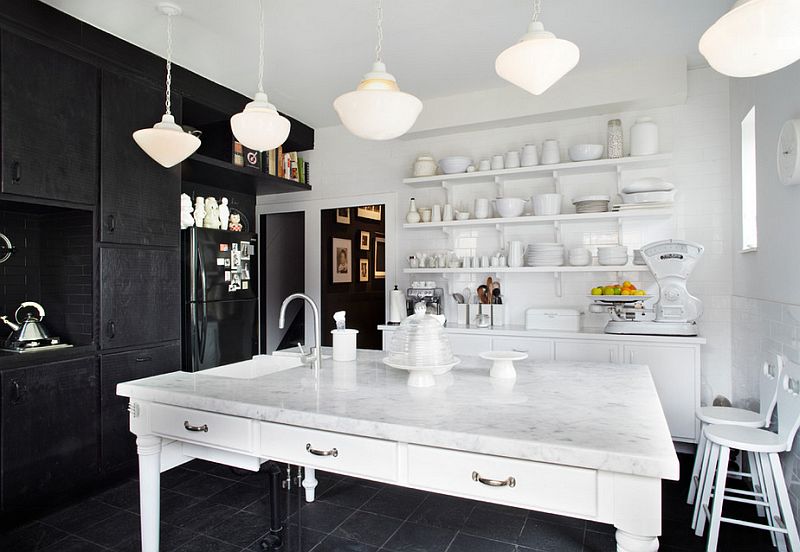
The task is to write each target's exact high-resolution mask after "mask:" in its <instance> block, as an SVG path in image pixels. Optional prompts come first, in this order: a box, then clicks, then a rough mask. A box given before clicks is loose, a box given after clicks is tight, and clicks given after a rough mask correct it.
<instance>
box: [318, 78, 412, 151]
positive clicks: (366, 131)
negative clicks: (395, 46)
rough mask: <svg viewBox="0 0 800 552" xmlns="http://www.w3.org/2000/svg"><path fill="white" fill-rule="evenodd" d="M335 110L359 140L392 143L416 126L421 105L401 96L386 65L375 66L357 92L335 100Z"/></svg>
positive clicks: (343, 95) (406, 95) (403, 94)
mask: <svg viewBox="0 0 800 552" xmlns="http://www.w3.org/2000/svg"><path fill="white" fill-rule="evenodd" d="M333 108H334V109H335V110H336V113H337V114H338V115H339V119H340V120H341V121H342V124H343V125H344V127H345V128H346V129H347V130H349V131H350V132H352V133H353V134H355V135H356V136H358V137H359V138H364V139H366V140H391V139H393V138H397V137H398V136H402V135H403V134H405V133H406V132H408V131H409V129H410V128H411V127H412V126H414V123H415V122H416V121H417V117H419V114H420V113H421V112H422V102H421V101H420V100H419V98H417V97H416V96H412V95H411V94H408V93H406V92H401V91H400V87H398V86H397V81H396V80H395V78H394V77H393V76H392V75H391V74H389V73H387V72H386V65H384V64H383V63H381V62H375V64H374V65H373V66H372V71H371V72H369V73H367V74H366V75H364V80H362V81H361V83H360V84H359V85H358V87H357V88H356V89H355V90H354V91H352V92H347V93H346V94H342V95H341V96H339V97H338V98H336V99H335V100H334V102H333Z"/></svg>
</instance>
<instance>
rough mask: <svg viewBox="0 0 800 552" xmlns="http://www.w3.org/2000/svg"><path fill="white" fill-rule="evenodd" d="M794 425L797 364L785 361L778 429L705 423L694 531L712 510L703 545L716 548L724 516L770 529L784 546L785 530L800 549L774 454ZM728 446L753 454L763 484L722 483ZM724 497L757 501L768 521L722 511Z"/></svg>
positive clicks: (799, 419) (799, 400) (798, 418)
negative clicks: (704, 464) (704, 461)
mask: <svg viewBox="0 0 800 552" xmlns="http://www.w3.org/2000/svg"><path fill="white" fill-rule="evenodd" d="M798 427H800V365H797V364H795V363H793V362H788V361H787V362H786V364H785V366H784V369H783V373H782V375H781V377H780V381H779V386H778V433H772V432H771V431H768V430H766V429H757V428H751V427H738V426H731V425H709V426H707V427H706V428H705V435H706V439H707V442H708V446H707V449H708V450H709V453H708V455H707V457H708V469H707V470H706V471H707V474H706V476H705V478H704V481H703V485H702V487H701V495H700V500H698V503H699V505H700V514H699V519H698V521H697V531H696V533H697V534H698V535H702V533H703V527H704V525H705V521H706V518H707V517H709V516H710V517H711V525H710V529H709V533H708V545H707V547H706V550H707V551H715V550H716V549H717V541H718V538H719V526H720V523H721V522H723V521H724V522H726V523H735V524H738V525H744V526H746V527H754V528H758V529H766V530H768V531H770V532H771V533H772V536H773V542H774V543H775V544H776V545H777V546H778V549H779V550H782V551H783V550H786V542H785V541H784V535H785V536H786V537H787V538H788V540H789V545H790V548H791V550H792V552H800V536H798V533H797V525H796V523H795V519H794V514H793V513H792V505H791V502H790V501H789V492H788V490H787V488H786V481H785V480H784V477H783V468H782V467H781V461H780V457H779V456H778V453H780V452H786V451H789V450H791V449H792V442H793V441H794V437H795V435H796V434H797V429H798ZM731 449H740V450H742V451H743V452H747V453H748V456H749V457H750V458H752V461H753V463H754V464H755V469H753V471H755V472H759V473H760V479H761V481H762V485H763V488H762V489H761V490H754V492H752V493H748V492H744V491H739V490H736V489H726V483H727V475H728V460H729V457H730V450H731ZM715 476H716V477H715ZM715 479H716V483H714V480H715ZM712 487H714V492H713V496H714V502H713V505H712V507H711V509H710V512H709V507H708V506H709V503H710V501H711V495H712ZM742 495H744V496H748V495H749V496H752V498H743V497H742ZM725 500H733V501H737V502H745V503H749V504H756V505H758V506H761V507H762V508H764V510H765V511H766V515H767V524H766V525H765V524H759V523H752V522H749V521H742V520H738V519H733V518H724V517H722V504H723V502H724V501H725Z"/></svg>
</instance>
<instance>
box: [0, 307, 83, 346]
mask: <svg viewBox="0 0 800 552" xmlns="http://www.w3.org/2000/svg"><path fill="white" fill-rule="evenodd" d="M22 316H24V318H21V317H22ZM14 319H15V320H16V322H12V321H11V320H9V319H8V316H0V321H2V322H3V323H4V324H5V325H6V326H8V327H9V328H11V330H12V331H11V334H10V335H9V336H8V337H7V338H6V339H5V340H4V341H3V345H2V347H0V350H3V351H11V352H14V353H28V352H33V351H44V350H48V349H60V348H64V347H72V345H69V344H67V343H61V338H59V337H54V336H52V335H50V332H49V331H47V328H46V327H45V325H44V324H43V323H42V320H43V319H44V308H43V307H42V306H41V305H40V304H39V303H35V302H33V301H25V302H24V303H22V304H21V305H20V306H19V307H17V310H16V312H15V313H14Z"/></svg>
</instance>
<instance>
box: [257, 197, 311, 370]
mask: <svg viewBox="0 0 800 552" xmlns="http://www.w3.org/2000/svg"><path fill="white" fill-rule="evenodd" d="M260 222H261V236H260V238H261V251H260V253H261V255H260V258H261V262H260V264H261V267H260V268H261V274H263V275H264V276H263V277H262V278H261V288H260V290H259V291H260V295H261V313H260V314H261V324H260V337H261V339H260V345H261V353H262V354H269V353H272V352H273V351H275V350H278V349H288V348H291V347H295V346H297V344H298V343H303V342H305V308H304V307H305V303H304V302H302V301H292V303H290V304H289V306H288V307H287V309H286V325H285V328H284V329H282V330H281V329H280V328H278V316H279V314H280V309H281V303H282V302H283V300H284V299H285V298H286V297H287V296H289V295H291V294H292V293H302V292H304V291H305V222H306V217H305V213H304V212H302V211H299V212H295V213H276V214H267V215H261V221H260Z"/></svg>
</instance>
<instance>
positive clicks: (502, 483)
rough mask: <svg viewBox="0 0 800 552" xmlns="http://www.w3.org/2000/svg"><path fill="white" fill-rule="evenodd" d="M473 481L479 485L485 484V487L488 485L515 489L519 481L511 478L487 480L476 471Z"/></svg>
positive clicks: (473, 474)
mask: <svg viewBox="0 0 800 552" xmlns="http://www.w3.org/2000/svg"><path fill="white" fill-rule="evenodd" d="M472 480H473V481H477V482H478V483H483V484H484V485H488V486H489V487H512V488H513V487H515V486H516V485H517V480H516V479H514V478H513V477H511V476H509V477H508V479H503V480H500V479H486V478H485V477H481V474H479V473H478V472H476V471H474V472H472Z"/></svg>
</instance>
